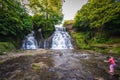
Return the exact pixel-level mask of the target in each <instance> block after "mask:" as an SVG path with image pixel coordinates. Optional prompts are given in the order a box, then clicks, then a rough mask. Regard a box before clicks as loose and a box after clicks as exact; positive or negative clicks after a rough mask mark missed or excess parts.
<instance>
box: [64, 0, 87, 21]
mask: <svg viewBox="0 0 120 80" xmlns="http://www.w3.org/2000/svg"><path fill="white" fill-rule="evenodd" d="M86 3H87V0H65V2H64V3H63V7H62V8H63V14H64V19H63V20H72V19H74V16H75V14H76V12H77V11H78V10H79V9H81V8H82V6H83V5H84V4H86Z"/></svg>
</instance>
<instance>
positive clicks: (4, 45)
mask: <svg viewBox="0 0 120 80" xmlns="http://www.w3.org/2000/svg"><path fill="white" fill-rule="evenodd" d="M13 49H15V46H14V44H12V43H11V42H0V54H6V53H7V52H9V51H11V50H13Z"/></svg>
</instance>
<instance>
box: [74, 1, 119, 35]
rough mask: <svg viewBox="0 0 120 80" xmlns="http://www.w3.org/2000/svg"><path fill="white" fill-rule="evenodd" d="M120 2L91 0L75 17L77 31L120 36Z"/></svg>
mask: <svg viewBox="0 0 120 80" xmlns="http://www.w3.org/2000/svg"><path fill="white" fill-rule="evenodd" d="M119 25H120V2H116V1H115V0H102V1H101V0H89V1H88V3H87V4H86V5H84V6H83V7H82V9H80V10H79V11H78V12H77V14H76V16H75V23H74V27H75V28H76V30H77V31H81V30H83V31H91V32H93V31H96V32H101V33H103V32H105V33H106V34H107V35H109V34H111V33H117V35H119V34H120V27H118V26H119ZM114 35H115V34H114Z"/></svg>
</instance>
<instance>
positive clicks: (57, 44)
mask: <svg viewBox="0 0 120 80" xmlns="http://www.w3.org/2000/svg"><path fill="white" fill-rule="evenodd" d="M51 49H73V46H72V44H71V38H70V35H69V34H68V32H66V29H65V28H63V27H56V30H55V32H54V34H53V38H52V48H51Z"/></svg>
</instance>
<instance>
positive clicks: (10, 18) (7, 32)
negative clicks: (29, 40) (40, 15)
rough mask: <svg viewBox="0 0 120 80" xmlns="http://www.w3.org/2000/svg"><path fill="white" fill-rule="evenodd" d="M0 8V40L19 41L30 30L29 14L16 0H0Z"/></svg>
mask: <svg viewBox="0 0 120 80" xmlns="http://www.w3.org/2000/svg"><path fill="white" fill-rule="evenodd" d="M0 10H1V11H0V37H1V39H0V41H12V42H15V43H16V42H17V43H20V42H21V41H22V39H23V38H24V36H25V35H26V34H28V33H29V32H30V31H31V30H32V27H31V24H32V21H31V16H29V15H28V14H27V13H26V10H25V9H24V7H23V6H21V4H20V3H19V2H18V1H16V0H0ZM19 45H20V44H19Z"/></svg>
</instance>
